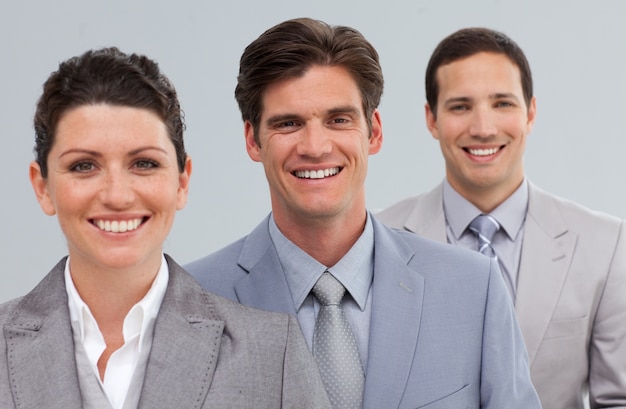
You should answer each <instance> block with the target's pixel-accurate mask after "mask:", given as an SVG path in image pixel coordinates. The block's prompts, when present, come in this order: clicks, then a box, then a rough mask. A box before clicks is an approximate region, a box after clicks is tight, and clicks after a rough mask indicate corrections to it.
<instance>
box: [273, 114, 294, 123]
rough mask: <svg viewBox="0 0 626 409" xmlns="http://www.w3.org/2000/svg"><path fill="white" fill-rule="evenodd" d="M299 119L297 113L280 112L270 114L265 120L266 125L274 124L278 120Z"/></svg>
mask: <svg viewBox="0 0 626 409" xmlns="http://www.w3.org/2000/svg"><path fill="white" fill-rule="evenodd" d="M297 119H299V116H298V115H296V114H278V115H274V116H270V117H269V118H267V119H266V120H265V124H266V125H272V124H275V123H278V122H284V121H293V120H297Z"/></svg>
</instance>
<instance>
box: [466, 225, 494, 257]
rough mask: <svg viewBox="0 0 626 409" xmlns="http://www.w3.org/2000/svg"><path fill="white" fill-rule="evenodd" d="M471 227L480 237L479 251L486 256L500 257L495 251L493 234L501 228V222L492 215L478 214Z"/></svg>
mask: <svg viewBox="0 0 626 409" xmlns="http://www.w3.org/2000/svg"><path fill="white" fill-rule="evenodd" d="M469 229H470V230H471V231H472V232H474V234H476V237H477V238H478V252H479V253H482V254H484V255H486V256H489V257H492V258H495V259H496V260H497V259H498V256H496V253H495V252H494V251H493V247H492V246H491V241H492V240H493V236H494V235H495V234H496V232H497V231H498V230H499V229H500V223H498V221H497V220H496V219H494V218H493V217H492V216H489V215H487V214H481V215H480V216H477V217H476V218H475V219H474V220H472V222H471V223H470V225H469Z"/></svg>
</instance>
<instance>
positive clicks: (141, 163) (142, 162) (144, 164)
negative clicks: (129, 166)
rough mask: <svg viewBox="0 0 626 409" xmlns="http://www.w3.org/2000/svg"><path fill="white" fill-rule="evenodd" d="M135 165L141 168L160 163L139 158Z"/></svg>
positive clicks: (149, 167)
mask: <svg viewBox="0 0 626 409" xmlns="http://www.w3.org/2000/svg"><path fill="white" fill-rule="evenodd" d="M135 166H136V167H138V168H140V169H151V168H156V167H158V166H159V165H158V164H157V163H156V162H154V161H152V160H138V161H137V162H135Z"/></svg>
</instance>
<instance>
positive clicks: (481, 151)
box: [468, 148, 500, 156]
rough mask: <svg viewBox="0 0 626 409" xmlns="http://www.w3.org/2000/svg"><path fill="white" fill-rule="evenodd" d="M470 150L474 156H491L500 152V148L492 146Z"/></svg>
mask: <svg viewBox="0 0 626 409" xmlns="http://www.w3.org/2000/svg"><path fill="white" fill-rule="evenodd" d="M468 150H469V153H471V154H472V155H474V156H489V155H493V154H494V153H496V152H498V151H499V150H500V149H499V148H491V149H468Z"/></svg>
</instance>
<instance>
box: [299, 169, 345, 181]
mask: <svg viewBox="0 0 626 409" xmlns="http://www.w3.org/2000/svg"><path fill="white" fill-rule="evenodd" d="M295 173H296V176H297V177H299V178H302V179H323V178H326V177H328V176H333V175H336V174H337V173H339V168H329V169H320V170H297V171H296V172H295Z"/></svg>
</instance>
